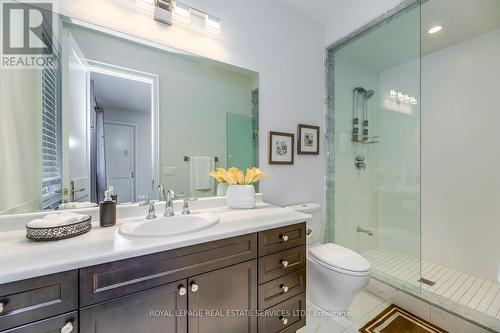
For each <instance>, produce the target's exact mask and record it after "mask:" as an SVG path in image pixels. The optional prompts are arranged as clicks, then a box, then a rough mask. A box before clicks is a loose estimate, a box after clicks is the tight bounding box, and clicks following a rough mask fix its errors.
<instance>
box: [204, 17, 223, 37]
mask: <svg viewBox="0 0 500 333" xmlns="http://www.w3.org/2000/svg"><path fill="white" fill-rule="evenodd" d="M205 31H206V32H209V33H212V34H215V35H220V34H221V32H222V20H221V19H220V18H218V17H216V16H213V15H208V14H207V16H206V18H205Z"/></svg>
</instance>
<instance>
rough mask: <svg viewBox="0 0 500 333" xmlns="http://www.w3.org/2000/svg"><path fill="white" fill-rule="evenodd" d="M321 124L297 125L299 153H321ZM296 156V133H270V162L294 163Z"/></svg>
mask: <svg viewBox="0 0 500 333" xmlns="http://www.w3.org/2000/svg"><path fill="white" fill-rule="evenodd" d="M319 133H320V129H319V126H311V125H304V124H299V125H298V126H297V154H299V155H319V141H320V136H319V135H320V134H319ZM294 157H295V134H293V133H283V132H274V131H271V132H270V133H269V164H278V165H279V164H285V165H286V164H288V165H290V164H293V163H294Z"/></svg>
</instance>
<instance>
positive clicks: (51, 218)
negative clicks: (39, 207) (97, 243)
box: [27, 212, 90, 228]
mask: <svg viewBox="0 0 500 333" xmlns="http://www.w3.org/2000/svg"><path fill="white" fill-rule="evenodd" d="M89 218H90V216H88V215H83V214H76V213H72V212H63V213H61V214H55V213H52V214H47V215H45V216H44V217H43V218H41V219H34V220H31V221H30V222H29V223H28V225H27V227H30V228H51V227H62V226H65V225H68V224H73V223H78V222H82V221H85V220H88V219H89Z"/></svg>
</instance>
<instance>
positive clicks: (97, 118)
mask: <svg viewBox="0 0 500 333" xmlns="http://www.w3.org/2000/svg"><path fill="white" fill-rule="evenodd" d="M54 18H56V20H55V21H56V22H55V23H54V24H53V29H54V30H56V29H57V31H56V32H57V33H56V34H55V36H57V39H56V40H54V42H53V44H54V49H55V50H56V55H55V58H54V60H55V62H56V63H57V66H55V68H53V67H51V68H48V67H47V68H38V69H9V70H5V69H0V77H1V80H0V82H1V91H0V108H1V110H0V111H1V114H0V126H1V131H0V137H1V144H0V147H1V149H2V151H1V155H0V168H1V171H0V177H1V182H0V183H1V184H2V191H1V193H0V214H13V213H24V212H33V211H39V210H51V209H64V208H76V207H87V206H92V205H95V203H97V202H99V201H101V200H102V199H103V196H104V191H105V189H107V188H108V187H109V186H113V188H114V192H115V193H116V194H117V195H118V203H120V204H126V203H134V202H137V201H140V200H143V199H144V198H145V197H146V196H149V197H150V198H151V199H158V198H159V197H160V198H161V193H160V192H159V191H158V188H159V186H160V185H161V186H163V187H164V188H165V189H169V190H174V191H176V192H177V193H181V192H182V193H185V194H186V195H187V196H191V197H205V196H214V195H215V194H216V184H215V183H214V180H212V179H210V178H208V173H209V172H210V171H211V170H213V169H214V168H218V167H229V166H236V167H239V168H241V169H246V168H247V167H251V166H256V165H258V142H257V140H258V113H259V109H258V108H259V105H258V100H259V98H258V74H257V73H255V72H252V71H249V70H246V69H241V68H237V67H234V66H231V65H227V64H224V63H220V62H217V61H213V60H210V59H206V58H202V57H199V56H194V55H191V54H186V53H184V52H181V51H176V50H172V49H169V48H166V47H161V46H158V45H154V44H153V43H149V42H147V41H142V40H138V39H137V38H133V37H129V36H126V35H123V34H121V33H115V32H112V31H108V30H106V29H102V28H100V27H96V26H93V25H90V24H86V23H82V22H77V21H74V20H71V19H69V18H67V17H63V16H58V15H55V16H54Z"/></svg>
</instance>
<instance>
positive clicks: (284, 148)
mask: <svg viewBox="0 0 500 333" xmlns="http://www.w3.org/2000/svg"><path fill="white" fill-rule="evenodd" d="M294 144H295V135H294V134H292V133H282V132H270V133H269V164H293V158H294V149H295V148H294Z"/></svg>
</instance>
